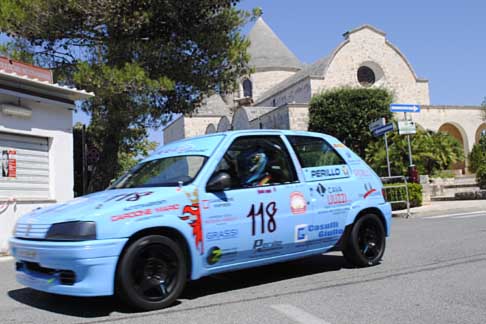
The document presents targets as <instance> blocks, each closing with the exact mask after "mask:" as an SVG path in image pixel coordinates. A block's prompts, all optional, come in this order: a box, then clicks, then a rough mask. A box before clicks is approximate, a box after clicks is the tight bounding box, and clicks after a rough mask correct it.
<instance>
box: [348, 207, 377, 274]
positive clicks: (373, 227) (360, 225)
mask: <svg viewBox="0 0 486 324" xmlns="http://www.w3.org/2000/svg"><path fill="white" fill-rule="evenodd" d="M385 240H386V234H385V229H384V227H383V223H382V222H381V220H380V218H379V217H378V216H377V215H375V214H366V215H363V216H362V217H360V218H358V220H357V221H356V222H355V223H354V225H353V227H352V229H351V231H350V233H349V235H348V237H347V241H346V245H345V247H344V249H343V255H344V258H345V259H346V260H347V261H349V262H350V263H352V264H353V265H355V266H358V267H368V266H374V265H376V264H378V263H379V262H380V260H381V258H382V257H383V254H384V253H385Z"/></svg>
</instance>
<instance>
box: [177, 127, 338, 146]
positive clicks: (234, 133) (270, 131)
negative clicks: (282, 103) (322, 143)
mask: <svg viewBox="0 0 486 324" xmlns="http://www.w3.org/2000/svg"><path fill="white" fill-rule="evenodd" d="M270 134H271V135H300V136H317V137H326V138H334V137H332V136H330V135H327V134H324V133H317V132H309V131H300V130H288V129H242V130H231V131H226V132H219V133H211V134H205V135H199V136H194V137H189V138H183V139H180V140H178V141H175V142H171V144H172V143H182V142H185V141H191V140H194V139H199V138H207V137H211V136H220V135H228V136H231V137H235V136H240V135H270Z"/></svg>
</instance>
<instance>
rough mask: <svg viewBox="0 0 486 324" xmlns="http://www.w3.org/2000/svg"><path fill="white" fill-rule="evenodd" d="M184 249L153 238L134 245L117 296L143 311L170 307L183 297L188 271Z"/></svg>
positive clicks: (126, 255)
mask: <svg viewBox="0 0 486 324" xmlns="http://www.w3.org/2000/svg"><path fill="white" fill-rule="evenodd" d="M185 264H186V263H185V258H184V253H183V252H182V249H181V248H180V246H179V245H178V244H177V243H176V242H174V241H173V240H171V239H170V238H168V237H165V236H159V235H150V236H146V237H142V238H140V239H138V240H137V241H135V242H133V243H132V244H131V245H130V246H129V247H128V248H127V250H126V252H125V253H124V255H123V257H122V259H121V261H120V263H119V266H118V271H117V272H118V273H117V294H118V295H119V296H120V298H121V299H122V300H123V301H125V302H126V303H127V304H128V305H130V306H133V307H134V308H136V309H139V310H153V309H160V308H164V307H167V306H170V305H171V304H172V303H173V302H174V301H175V300H176V299H177V297H179V295H180V294H181V292H182V290H183V288H184V285H185V282H186V275H187V269H186V266H185Z"/></svg>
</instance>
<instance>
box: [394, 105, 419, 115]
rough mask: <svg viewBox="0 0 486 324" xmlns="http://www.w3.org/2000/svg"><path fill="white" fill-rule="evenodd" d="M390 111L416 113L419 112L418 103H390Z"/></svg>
mask: <svg viewBox="0 0 486 324" xmlns="http://www.w3.org/2000/svg"><path fill="white" fill-rule="evenodd" d="M390 111H391V112H405V113H407V112H409V113H418V112H420V105H414V104H391V105H390Z"/></svg>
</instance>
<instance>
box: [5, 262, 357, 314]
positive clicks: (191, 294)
mask: <svg viewBox="0 0 486 324" xmlns="http://www.w3.org/2000/svg"><path fill="white" fill-rule="evenodd" d="M350 267H351V266H350V265H349V264H348V263H346V261H345V260H344V258H343V257H342V256H340V255H322V256H313V257H308V258H305V259H300V260H296V261H290V262H285V263H277V264H272V265H267V266H261V267H256V268H251V269H245V270H239V271H233V272H227V273H222V274H218V275H213V276H209V277H205V278H202V279H199V280H196V281H192V282H189V283H188V284H187V286H186V289H185V290H184V292H183V293H182V295H181V297H180V298H181V299H189V300H192V299H197V298H200V297H204V296H208V295H212V294H217V293H222V292H227V291H233V290H238V289H243V288H248V287H252V286H259V285H264V284H268V283H274V282H278V281H282V280H287V279H292V278H299V277H305V276H309V275H313V274H316V273H323V272H328V271H337V270H340V269H343V268H350ZM8 296H9V297H10V298H12V299H14V300H15V301H17V302H19V303H22V304H25V305H28V306H31V307H34V308H37V309H41V310H44V311H48V312H52V313H56V314H62V315H69V316H75V317H82V318H98V317H105V316H109V315H110V314H111V313H113V312H119V313H125V314H126V313H136V311H133V310H131V309H130V308H128V307H126V306H124V305H123V304H121V303H120V302H119V301H118V300H117V299H116V298H114V297H89V298H88V297H71V296H62V295H54V294H48V293H44V292H40V291H36V290H33V289H30V288H21V289H15V290H11V291H9V292H8ZM180 303H181V302H179V301H178V302H176V303H175V304H174V305H172V306H171V307H174V306H176V305H178V304H180Z"/></svg>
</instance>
